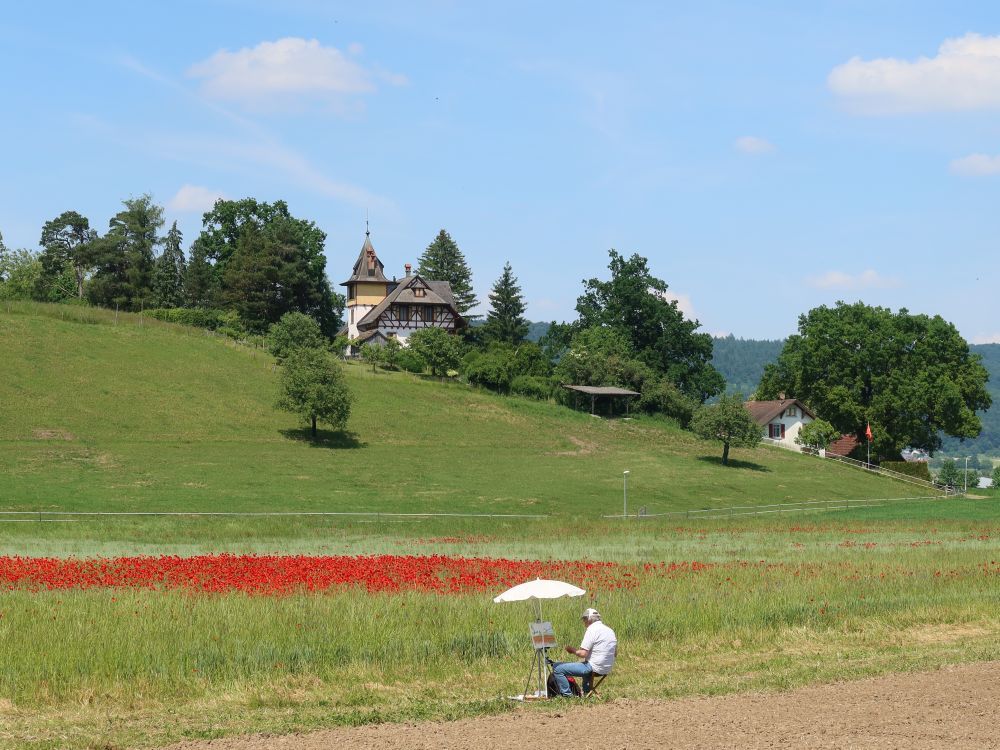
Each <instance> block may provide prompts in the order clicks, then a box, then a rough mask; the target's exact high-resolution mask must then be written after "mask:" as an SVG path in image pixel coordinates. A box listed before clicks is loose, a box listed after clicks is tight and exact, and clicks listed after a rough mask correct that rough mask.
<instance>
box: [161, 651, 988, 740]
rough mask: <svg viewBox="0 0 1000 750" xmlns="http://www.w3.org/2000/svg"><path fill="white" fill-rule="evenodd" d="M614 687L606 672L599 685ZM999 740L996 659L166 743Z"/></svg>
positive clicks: (612, 689)
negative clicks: (735, 691) (739, 690)
mask: <svg viewBox="0 0 1000 750" xmlns="http://www.w3.org/2000/svg"><path fill="white" fill-rule="evenodd" d="M613 691H614V685H613V683H612V682H611V681H609V686H608V689H607V691H606V692H607V693H608V694H613ZM871 747H875V748H1000V662H989V663H984V664H971V665H964V666H956V667H948V668H945V669H941V670H939V671H935V672H923V673H914V674H902V675H890V676H887V677H879V678H875V679H869V680H863V681H859V682H845V683H836V684H831V685H818V686H813V687H806V688H801V689H798V690H792V691H789V692H785V693H751V694H742V695H731V696H723V697H715V698H686V699H680V700H671V701H608V702H603V703H588V704H580V703H576V704H570V703H562V702H555V701H553V702H552V703H551V709H548V710H545V711H544V712H539V711H537V710H520V711H518V712H517V713H515V714H512V715H504V716H492V717H485V718H481V719H467V720H462V721H454V722H445V723H419V724H391V725H379V726H368V727H359V728H350V729H346V728H345V729H331V730H325V731H320V732H313V733H310V734H303V735H289V736H281V737H277V736H254V737H237V738H229V739H222V740H214V741H205V742H184V743H181V744H178V745H172V746H171V749H170V750H264V749H265V748H268V749H270V748H277V749H278V750H334V749H337V750H339V749H341V748H377V749H378V750H404V749H405V750H430V749H431V748H435V749H436V748H443V749H445V750H452V749H454V748H478V749H484V748H490V749H491V750H492V749H493V748H501V749H508V748H509V749H510V750H514V749H515V748H517V749H518V750H520V749H521V748H534V749H536V750H549V749H550V748H551V750H565V749H566V748H573V750H579V749H581V748H595V749H597V748H600V750H624V749H626V748H628V750H633V749H634V750H640V749H645V748H650V749H652V748H692V749H695V750H708V749H709V748H711V749H712V750H715V749H717V748H810V749H811V748H838V749H843V748H871Z"/></svg>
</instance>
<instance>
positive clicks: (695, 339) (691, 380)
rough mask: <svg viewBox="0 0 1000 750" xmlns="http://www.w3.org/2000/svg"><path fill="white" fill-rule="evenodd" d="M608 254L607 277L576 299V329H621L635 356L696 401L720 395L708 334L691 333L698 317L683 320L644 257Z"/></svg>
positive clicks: (586, 287)
mask: <svg viewBox="0 0 1000 750" xmlns="http://www.w3.org/2000/svg"><path fill="white" fill-rule="evenodd" d="M609 255H610V257H611V262H610V263H609V264H608V268H609V270H610V271H611V278H610V279H609V280H608V281H602V280H600V279H597V278H593V279H589V280H585V281H584V282H583V283H584V293H583V294H582V295H581V296H580V297H579V298H577V301H576V310H577V312H578V313H579V315H580V318H579V320H578V321H577V324H576V325H577V327H578V328H591V327H594V326H608V327H611V328H615V329H617V330H619V331H621V332H622V333H623V334H624V335H626V336H627V337H628V338H629V341H630V342H631V344H632V348H633V350H634V351H635V355H636V357H637V358H638V359H640V360H642V361H643V362H645V363H646V364H647V365H649V366H650V367H652V368H653V369H654V370H655V371H657V372H659V373H661V374H663V375H666V376H667V377H668V378H669V379H670V380H671V381H672V382H673V383H675V384H676V385H677V387H678V388H679V389H680V390H681V391H682V392H683V393H685V394H687V395H688V396H690V397H692V398H695V399H697V400H698V401H699V402H703V401H705V400H706V399H707V398H709V397H711V396H714V395H716V394H719V393H721V392H722V390H723V388H724V387H725V381H724V380H723V379H722V376H721V375H720V374H719V373H718V372H716V370H715V369H714V368H713V367H712V365H711V359H712V337H711V336H709V335H708V334H707V333H697V330H698V328H699V327H700V323H698V321H696V320H686V319H685V318H684V315H683V313H681V311H680V310H679V309H678V307H677V302H676V301H674V300H671V299H670V298H669V297H668V295H667V284H666V283H665V282H664V281H662V280H661V279H658V278H656V277H655V276H653V275H652V274H651V273H650V272H649V268H648V265H647V261H646V259H645V258H643V257H642V256H640V255H633V256H632V257H631V258H625V257H624V256H622V255H619V254H618V252H617V251H615V250H611V251H610V253H609Z"/></svg>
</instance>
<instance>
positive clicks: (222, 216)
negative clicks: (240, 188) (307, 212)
mask: <svg viewBox="0 0 1000 750" xmlns="http://www.w3.org/2000/svg"><path fill="white" fill-rule="evenodd" d="M325 242H326V234H325V233H324V232H323V231H322V230H321V229H319V227H317V226H316V224H315V223H313V222H312V221H307V220H304V219H297V218H295V217H294V216H292V215H291V213H290V212H289V210H288V205H287V204H286V203H285V202H284V201H275V202H274V203H263V202H259V201H256V200H254V199H253V198H244V199H242V200H238V201H227V200H219V201H217V202H216V204H215V206H214V207H213V209H212V210H211V211H209V212H208V213H206V214H205V216H204V218H203V229H202V232H201V234H200V235H199V236H198V239H197V240H196V241H195V243H194V245H193V246H192V258H191V264H190V265H191V268H190V269H189V272H188V277H189V282H188V283H189V286H190V287H191V289H190V290H189V297H191V298H195V297H197V298H199V304H211V303H212V301H213V299H221V301H222V303H223V304H224V305H226V306H228V307H233V308H234V309H237V310H238V311H239V312H240V315H241V317H243V318H244V323H245V325H246V326H247V327H248V328H249V329H251V330H257V331H263V330H266V329H267V327H268V326H269V325H270V324H271V323H275V322H277V321H278V319H279V318H281V316H282V315H284V314H285V313H286V312H290V311H293V310H294V311H298V312H302V313H305V314H306V315H309V316H311V317H313V318H315V319H316V321H317V322H318V323H319V324H320V328H321V329H322V330H323V333H324V334H325V335H327V336H329V337H332V336H333V335H334V334H335V333H336V332H337V329H338V328H339V327H340V321H341V315H342V313H343V309H344V297H343V296H342V295H340V294H334V293H333V290H332V288H331V286H330V281H329V279H328V278H327V276H326V255H325V254H324V243H325Z"/></svg>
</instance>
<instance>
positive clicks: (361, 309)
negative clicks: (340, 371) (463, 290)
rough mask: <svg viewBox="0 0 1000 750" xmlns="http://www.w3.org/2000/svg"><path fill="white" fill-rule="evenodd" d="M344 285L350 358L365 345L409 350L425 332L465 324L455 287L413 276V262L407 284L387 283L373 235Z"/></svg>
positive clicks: (446, 283)
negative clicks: (413, 337)
mask: <svg viewBox="0 0 1000 750" xmlns="http://www.w3.org/2000/svg"><path fill="white" fill-rule="evenodd" d="M341 286H344V287H347V325H346V326H345V327H344V329H343V330H342V331H341V333H344V334H346V335H347V337H348V338H349V339H350V340H351V341H352V345H351V349H350V351H349V352H348V353H349V354H357V353H358V348H359V347H360V345H361V344H364V343H375V344H385V343H386V342H387V341H388V340H389V339H396V340H398V341H399V343H400V344H402V345H404V346H405V345H406V343H407V338H408V337H409V335H410V334H411V333H413V332H414V331H417V330H420V329H421V328H444V329H445V330H447V331H449V332H454V331H455V330H457V329H458V328H459V326H461V324H462V318H461V315H460V314H459V312H458V310H457V309H456V307H455V298H454V296H453V295H452V292H451V284H449V283H448V282H447V281H435V280H432V279H425V278H423V277H422V276H421V275H420V274H415V273H411V271H410V264H409V263H407V264H406V275H405V276H404V277H403V278H402V279H398V280H397V279H395V278H393V279H392V280H389V279H387V278H386V276H385V266H384V265H383V264H382V261H381V260H379V258H378V255H377V254H376V253H375V248H374V247H373V246H372V243H371V237H370V235H369V233H368V232H365V243H364V245H363V246H362V247H361V253H360V254H359V255H358V259H357V261H355V263H354V269H353V272H352V274H351V277H350V278H349V279H348V280H347V281H344V282H342V283H341Z"/></svg>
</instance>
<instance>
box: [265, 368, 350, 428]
mask: <svg viewBox="0 0 1000 750" xmlns="http://www.w3.org/2000/svg"><path fill="white" fill-rule="evenodd" d="M279 388H280V392H279V395H278V400H277V402H276V406H277V407H278V408H279V409H282V410H283V411H287V412H291V413H292V414H297V415H299V416H300V417H302V419H304V420H305V421H306V422H309V423H310V424H311V425H312V436H313V437H314V438H315V437H316V423H317V422H324V423H325V424H329V425H330V426H331V427H333V429H335V430H343V429H344V428H345V427H346V426H347V420H348V418H349V417H350V415H351V404H352V401H353V395H352V394H351V391H350V389H349V388H348V387H347V383H346V382H344V374H343V372H342V371H341V369H340V366H339V365H338V364H337V363H336V362H335V361H334V360H333V358H332V357H331V356H330V355H329V354H328V353H327V352H325V351H323V350H321V349H296V350H294V351H292V352H291V353H290V354H289V355H288V358H287V359H286V360H285V362H284V365H283V366H282V368H281V378H280V381H279Z"/></svg>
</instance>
